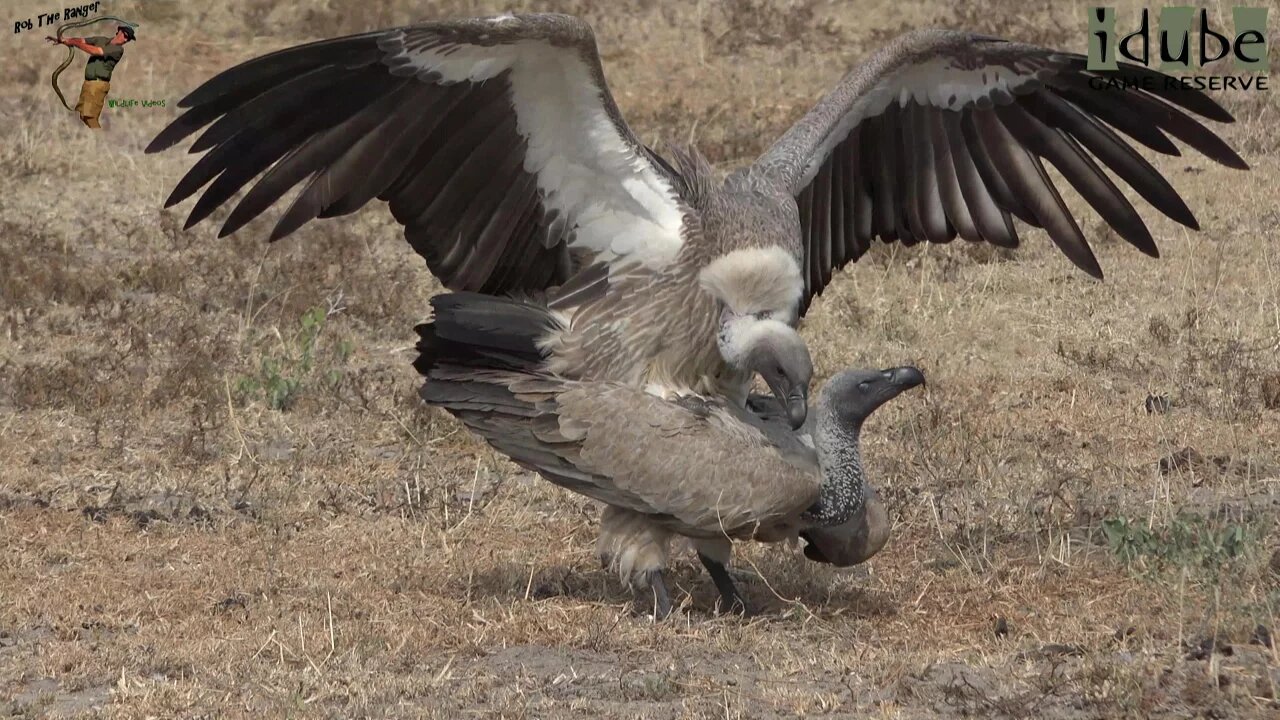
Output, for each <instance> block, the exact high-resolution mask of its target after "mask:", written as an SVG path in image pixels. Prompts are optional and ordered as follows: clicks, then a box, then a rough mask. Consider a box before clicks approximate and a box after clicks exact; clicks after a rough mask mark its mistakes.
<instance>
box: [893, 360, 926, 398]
mask: <svg viewBox="0 0 1280 720" xmlns="http://www.w3.org/2000/svg"><path fill="white" fill-rule="evenodd" d="M883 372H884V375H885V377H886V378H887V379H888V380H889V382H890V383H892V384H893V386H894V387H896V388H897V389H898V392H902V391H903V390H910V389H911V388H913V387H915V386H917V385H923V384H924V373H922V372H920V371H919V370H917V369H916V368H913V367H911V366H909V365H908V366H904V367H896V368H889V369H888V370H884V371H883Z"/></svg>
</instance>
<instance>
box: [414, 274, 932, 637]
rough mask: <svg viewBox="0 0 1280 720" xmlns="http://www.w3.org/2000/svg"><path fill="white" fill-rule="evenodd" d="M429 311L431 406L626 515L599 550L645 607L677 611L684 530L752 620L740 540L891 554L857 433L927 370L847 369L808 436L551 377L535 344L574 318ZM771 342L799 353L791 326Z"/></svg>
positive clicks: (496, 310) (714, 410)
mask: <svg viewBox="0 0 1280 720" xmlns="http://www.w3.org/2000/svg"><path fill="white" fill-rule="evenodd" d="M431 304H432V306H433V308H434V310H435V313H434V317H433V319H432V320H431V322H428V323H426V324H424V325H420V326H419V327H418V332H419V334H420V340H419V342H418V351H419V356H418V359H417V362H416V365H417V368H418V370H419V371H420V372H421V373H422V374H423V375H424V376H425V377H426V382H425V383H424V384H423V387H422V390H421V395H422V397H423V399H424V400H425V401H426V402H427V403H428V404H430V405H434V406H437V407H442V408H445V409H446V410H448V411H449V412H450V413H452V414H453V415H454V416H455V417H457V418H458V419H459V420H461V421H462V422H463V423H464V424H465V425H466V426H467V427H468V428H470V429H471V430H472V431H473V432H475V433H477V434H479V435H480V436H481V437H483V438H484V439H485V440H486V441H487V442H488V443H489V444H490V445H492V446H493V447H494V448H495V449H497V450H498V451H500V452H502V453H504V454H505V455H507V456H508V457H510V458H511V459H512V460H514V461H515V462H516V463H518V464H520V465H522V466H524V467H526V468H529V469H530V470H533V471H536V472H537V473H539V474H541V475H542V476H543V477H545V478H547V479H548V480H550V481H551V482H553V483H556V484H557V485H561V486H563V487H565V488H568V489H570V490H573V491H575V492H578V493H581V494H583V495H586V496H587V497H590V498H594V499H596V500H599V501H601V502H603V503H605V504H606V506H607V507H606V510H605V513H606V517H609V515H610V514H611V513H612V514H621V515H622V516H623V517H622V519H621V521H620V522H615V523H612V524H609V525H605V524H603V523H602V525H605V527H607V528H608V530H607V531H606V532H605V534H604V535H602V537H601V543H602V544H604V545H609V544H613V545H616V549H617V552H618V554H619V555H620V560H619V572H620V574H621V575H622V576H623V577H625V578H632V577H635V576H636V575H639V576H640V579H641V580H642V583H641V584H640V585H639V586H638V587H637V605H640V606H643V605H642V602H643V600H642V598H643V595H641V594H640V593H641V591H644V592H648V593H652V598H653V599H652V603H653V612H654V617H655V618H657V619H661V618H664V617H666V616H667V615H668V614H670V612H671V609H672V606H671V597H670V594H669V592H668V591H667V588H666V584H665V582H664V580H663V576H662V570H663V568H664V567H665V566H666V563H667V558H668V552H669V545H670V540H671V538H672V537H673V536H674V535H679V536H683V537H686V538H690V539H692V540H693V541H694V544H695V546H696V547H697V550H698V556H699V558H700V559H701V560H702V562H703V564H704V565H705V566H706V568H707V570H708V571H709V572H710V574H711V577H712V579H713V580H714V582H715V584H716V587H717V589H718V590H719V591H720V595H721V606H722V607H723V608H726V609H733V610H738V611H741V612H744V613H745V612H747V611H748V610H749V608H748V606H747V603H746V601H745V600H744V599H743V598H742V596H741V594H739V592H738V590H737V588H736V587H735V586H734V583H733V580H732V579H731V578H730V576H729V574H728V572H727V571H726V569H725V565H726V564H727V563H728V560H729V554H730V551H731V541H732V540H734V539H754V540H758V541H762V542H782V541H790V540H796V539H798V537H800V536H804V537H805V538H806V539H807V541H808V543H807V546H806V548H805V551H806V554H807V555H808V556H809V557H810V558H813V559H815V560H819V561H823V562H831V563H834V564H837V565H848V564H853V563H857V562H861V561H862V560H865V559H866V558H867V557H869V556H870V555H872V554H874V553H875V552H876V551H878V550H879V549H880V547H882V546H883V545H884V542H885V540H886V539H887V523H886V522H885V519H884V518H883V517H882V513H883V508H882V506H879V503H878V500H874V495H873V491H872V490H871V489H870V487H869V486H868V485H867V481H866V475H865V472H864V470H863V465H862V457H861V454H860V452H859V446H858V440H859V434H860V432H861V430H862V425H863V422H864V421H865V420H866V419H867V417H868V416H869V415H870V414H871V413H872V412H874V411H875V410H876V408H878V407H880V406H881V405H883V404H884V403H885V402H888V401H889V400H891V399H892V398H894V397H895V396H897V395H898V394H899V393H901V392H903V391H904V390H907V389H909V388H912V387H915V386H917V385H920V384H922V383H923V382H924V376H923V375H922V374H921V372H920V371H919V370H917V369H916V368H913V367H899V368H891V369H888V370H880V371H867V370H846V371H844V372H841V373H838V374H837V375H835V376H834V377H833V378H831V379H830V380H829V381H828V382H827V383H826V384H825V385H824V386H823V388H822V391H821V393H820V394H819V396H818V401H817V403H816V405H815V412H814V413H812V414H811V415H810V424H811V425H812V433H811V436H809V437H805V436H802V435H801V434H799V433H796V432H795V431H794V430H793V429H792V428H791V427H790V423H789V421H787V420H786V419H784V418H781V417H779V416H778V414H777V413H774V414H773V417H770V418H766V417H762V416H761V415H760V414H757V413H754V412H751V411H750V410H748V409H746V408H744V407H742V406H741V405H739V404H738V403H736V402H732V401H729V400H727V399H726V398H722V397H715V396H702V395H693V394H689V395H682V396H679V397H674V398H665V397H661V396H658V395H654V394H652V393H649V392H646V391H645V390H644V389H643V388H638V387H635V386H633V385H630V384H627V383H620V382H614V381H600V380H575V379H569V378H565V377H562V376H560V375H557V374H555V373H551V372H548V371H547V370H546V363H545V360H546V357H545V350H544V349H542V348H541V347H540V346H539V340H540V338H541V337H543V336H544V335H545V333H546V332H547V330H548V328H551V329H555V328H556V326H558V325H561V324H563V322H564V320H563V318H561V317H559V316H557V315H556V314H555V313H554V312H552V311H550V310H548V309H547V308H545V307H539V306H538V305H536V304H534V303H530V302H524V301H520V300H513V299H506V298H495V297H490V296H485V295H480V294H475V293H461V294H445V295H439V296H436V297H435V298H433V299H432V301H431ZM776 340H777V342H782V343H786V342H791V343H794V344H796V345H798V346H799V347H800V348H801V349H803V348H804V343H803V341H802V340H801V339H800V337H799V335H798V334H796V333H795V332H794V331H789V336H788V337H782V338H777V339H776ZM806 439H808V440H809V441H808V442H806ZM869 501H872V502H874V503H875V505H874V506H871V503H870V502H869ZM877 512H878V513H880V514H881V516H877ZM633 518H634V519H638V520H640V522H633V521H631V519H633Z"/></svg>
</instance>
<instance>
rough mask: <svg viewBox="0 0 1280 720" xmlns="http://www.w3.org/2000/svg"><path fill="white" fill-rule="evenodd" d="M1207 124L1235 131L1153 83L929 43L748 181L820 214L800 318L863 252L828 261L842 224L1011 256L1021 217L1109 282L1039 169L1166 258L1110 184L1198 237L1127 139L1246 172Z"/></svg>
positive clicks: (813, 217) (979, 44)
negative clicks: (761, 180) (757, 179)
mask: <svg viewBox="0 0 1280 720" xmlns="http://www.w3.org/2000/svg"><path fill="white" fill-rule="evenodd" d="M1198 118H1204V119H1207V120H1213V121H1216V122H1232V117H1231V114H1230V113H1228V112H1227V111H1226V110H1224V109H1223V108H1222V107H1221V106H1220V105H1218V103H1217V102H1215V101H1214V100H1213V98H1211V97H1210V96H1208V95H1207V94H1205V93H1204V92H1201V91H1199V90H1196V89H1193V88H1188V87H1185V86H1184V85H1182V84H1181V83H1176V82H1171V81H1170V79H1169V78H1168V77H1167V76H1166V75H1164V74H1163V73H1160V72H1159V71H1156V70H1152V69H1149V68H1145V67H1140V66H1135V65H1129V64H1123V65H1121V66H1120V67H1119V68H1117V69H1116V70H1109V71H1091V70H1089V69H1088V66H1087V63H1086V60H1085V58H1084V57H1083V56H1081V55H1076V54H1072V53H1063V52H1058V51H1055V50H1051V49H1046V48H1040V47H1035V46H1032V45H1025V44H1019V43H1012V42H1007V41H1005V40H1001V39H999V38H993V37H988V36H982V35H975V34H972V33H965V32H958V31H950V30H921V31H915V32H911V33H907V34H906V35H903V36H901V37H900V38H898V39H897V40H895V41H894V42H893V43H891V44H890V45H889V46H888V47H886V48H884V49H883V50H881V51H879V52H877V53H875V54H874V55H872V56H871V57H870V58H868V59H867V61H866V62H864V63H862V64H861V65H859V66H857V67H855V68H854V69H853V70H851V71H850V72H849V73H848V74H847V75H846V76H845V77H844V79H842V80H841V81H840V83H839V84H838V85H837V86H836V87H835V88H833V89H832V90H831V91H830V92H828V93H827V94H826V95H825V96H823V97H822V98H821V99H820V100H819V101H818V102H817V104H816V105H815V106H814V108H813V109H812V110H810V112H809V113H808V114H806V115H805V116H804V117H803V118H801V119H800V120H799V121H797V122H796V123H795V124H794V125H792V127H791V128H790V129H788V130H787V131H786V132H785V133H784V134H783V135H782V137H781V138H779V139H778V141H777V142H775V143H774V145H773V146H772V147H770V148H769V150H767V151H766V152H765V153H764V154H763V155H762V156H761V157H760V158H759V159H758V160H757V161H756V163H755V166H754V168H753V171H754V172H756V173H758V175H759V176H761V177H767V178H771V179H772V180H773V181H774V182H776V183H777V184H779V185H781V186H782V187H784V188H785V189H786V190H787V191H789V192H790V193H791V194H792V195H793V196H794V197H797V198H799V197H801V196H803V197H804V198H805V203H806V205H808V206H809V208H810V210H809V211H807V212H805V211H802V213H801V216H802V222H801V225H802V236H803V237H802V240H803V243H804V248H805V252H806V258H805V260H806V263H805V264H806V266H808V267H809V268H810V270H809V275H810V276H811V277H812V278H814V279H815V280H816V281H814V282H811V283H810V284H809V287H808V288H807V290H808V292H809V296H808V297H806V298H804V299H803V301H802V305H803V306H805V307H807V306H808V304H809V302H810V301H811V299H812V296H813V295H816V294H818V293H820V292H821V291H822V288H823V287H824V286H825V285H826V284H827V282H829V280H830V277H831V273H832V272H834V271H835V270H838V269H839V268H840V267H841V266H842V265H844V264H845V263H847V262H851V261H853V260H856V259H857V258H858V257H859V256H860V255H861V254H862V252H861V251H857V252H846V253H828V252H827V247H826V243H827V237H828V232H829V231H828V229H827V228H828V227H829V223H830V222H832V221H833V220H834V221H837V222H846V220H845V219H847V218H852V222H853V227H854V229H855V230H854V237H856V238H858V239H859V241H861V239H862V237H863V236H864V234H861V233H859V229H860V228H866V229H867V231H868V232H867V233H865V235H869V236H870V237H878V238H880V239H881V240H883V241H886V242H893V241H898V242H902V243H903V244H907V245H910V244H913V243H916V242H932V243H944V242H947V241H949V240H951V239H952V238H953V237H955V235H957V234H958V235H959V236H961V237H963V238H965V239H966V240H971V241H986V242H989V243H992V244H995V245H1000V246H1003V247H1016V246H1017V245H1018V234H1017V228H1016V227H1015V225H1014V223H1013V218H1015V217H1016V218H1017V219H1019V220H1021V221H1022V222H1025V223H1027V224H1028V225H1031V226H1033V227H1042V228H1044V229H1045V231H1046V233H1047V234H1048V235H1049V238H1050V239H1051V240H1052V241H1053V242H1054V243H1055V244H1056V245H1057V246H1058V248H1059V249H1061V250H1062V252H1063V254H1064V255H1066V256H1067V258H1068V259H1070V260H1071V262H1073V263H1074V264H1075V265H1076V266H1078V267H1079V268H1081V269H1082V270H1084V271H1085V272H1087V273H1089V274H1090V275H1093V276H1095V277H1101V276H1102V270H1101V268H1100V266H1099V265H1098V262H1097V259H1096V258H1095V257H1094V254H1093V251H1092V250H1091V249H1090V247H1089V245H1088V242H1087V241H1086V239H1085V237H1084V234H1083V233H1082V232H1081V230H1080V226H1079V224H1078V222H1077V221H1076V218H1075V217H1074V216H1073V215H1072V214H1071V212H1070V210H1069V209H1068V208H1067V206H1066V203H1065V202H1064V201H1063V198H1062V196H1061V194H1060V193H1059V191H1058V188H1057V187H1056V186H1055V184H1054V179H1053V178H1052V177H1051V176H1050V175H1049V174H1048V172H1047V171H1046V169H1045V166H1044V161H1048V162H1049V163H1050V164H1052V165H1053V166H1054V167H1055V168H1056V169H1057V170H1058V171H1059V172H1060V173H1061V174H1062V177H1063V178H1064V179H1065V180H1066V182H1067V184H1069V185H1070V186H1071V187H1072V188H1074V189H1075V190H1076V191H1077V192H1078V193H1080V195H1081V196H1082V197H1083V198H1084V199H1085V201H1086V202H1088V204H1089V205H1090V207H1092V208H1093V209H1094V210H1095V211H1096V212H1097V213H1098V215H1099V216H1100V217H1101V218H1102V220H1103V222H1105V223H1106V224H1107V225H1109V226H1111V227H1113V228H1114V229H1115V231H1116V232H1117V233H1118V234H1119V235H1120V236H1121V237H1123V238H1124V239H1125V240H1126V241H1128V242H1129V243H1130V244H1132V245H1133V246H1134V247H1136V248H1137V249H1139V250H1140V251H1142V252H1144V253H1146V254H1148V255H1152V256H1158V250H1157V247H1156V243H1155V239H1154V238H1153V237H1152V235H1151V232H1150V230H1149V229H1148V228H1147V226H1146V224H1145V223H1144V222H1143V220H1142V217H1141V215H1140V214H1139V213H1138V211H1137V210H1136V209H1135V208H1134V207H1133V205H1132V204H1131V203H1130V202H1129V201H1128V200H1127V199H1126V198H1125V196H1124V193H1123V192H1121V190H1120V189H1119V188H1118V187H1117V186H1116V184H1115V183H1114V182H1113V181H1112V180H1111V178H1110V177H1108V175H1107V172H1106V171H1107V170H1110V171H1111V172H1113V173H1115V175H1116V176H1117V177H1118V178H1119V179H1120V180H1123V181H1124V182H1125V183H1126V184H1128V185H1129V186H1131V187H1132V188H1133V189H1134V190H1135V191H1136V192H1137V193H1138V194H1139V195H1140V196H1142V198H1143V199H1144V200H1146V201H1147V202H1149V203H1150V204H1151V205H1152V206H1154V207H1155V208H1156V210H1158V211H1160V212H1161V213H1163V214H1165V215H1167V216H1168V217H1170V218H1171V219H1173V220H1175V221H1177V222H1179V223H1181V224H1183V225H1186V226H1188V227H1192V228H1196V227H1198V225H1197V223H1196V220H1195V216H1194V215H1193V214H1192V213H1191V210H1190V209H1189V208H1188V207H1187V205H1186V203H1185V202H1184V201H1183V200H1182V198H1181V197H1179V196H1178V193H1177V191H1176V190H1174V188H1173V186H1172V185H1170V183H1169V182H1168V180H1166V179H1165V178H1164V177H1163V176H1162V175H1161V174H1160V172H1159V171H1157V170H1156V169H1155V168H1154V167H1153V166H1152V165H1151V163H1149V162H1148V161H1147V160H1145V159H1144V158H1143V157H1142V156H1141V155H1140V154H1138V152H1137V151H1135V150H1134V149H1133V147H1131V146H1130V145H1129V143H1128V141H1127V140H1126V138H1127V139H1128V140H1132V141H1133V142H1135V143H1137V144H1139V145H1142V146H1144V147H1146V148H1148V149H1150V150H1153V151H1155V152H1158V153H1162V154H1167V155H1178V154H1180V152H1181V151H1180V149H1179V145H1178V144H1176V143H1175V141H1177V142H1178V143H1182V144H1185V145H1186V146H1188V147H1190V148H1191V149H1193V150H1196V151H1197V152H1199V153H1201V154H1203V155H1204V156H1206V157H1208V158H1209V159H1211V160H1213V161H1214V162H1217V163H1219V164H1222V165H1224V166H1227V167H1231V168H1238V169H1246V168H1247V167H1248V164H1247V163H1246V162H1245V161H1244V160H1243V159H1242V158H1241V157H1240V155H1239V154H1238V153H1236V151H1235V150H1233V149H1232V148H1231V147H1230V146H1229V145H1228V144H1227V143H1226V142H1225V141H1224V140H1223V139H1222V138H1221V137H1219V136H1218V135H1217V134H1216V133H1215V132H1214V131H1212V130H1210V129H1209V128H1208V127H1206V126H1205V125H1204V124H1203V123H1202V122H1200V120H1199V119H1198ZM1122 135H1123V137H1122ZM851 148H852V149H851ZM851 161H852V163H853V164H852V165H849V163H850V162H851ZM835 165H839V166H840V167H841V168H842V169H844V168H852V169H853V170H854V171H855V172H854V175H853V177H852V178H851V177H849V175H848V174H846V173H842V172H832V173H831V174H830V176H829V175H828V172H829V171H828V170H827V168H828V167H830V166H835ZM829 177H834V178H837V179H838V181H837V182H831V181H830V179H829ZM824 214H825V216H824ZM868 239H869V238H868Z"/></svg>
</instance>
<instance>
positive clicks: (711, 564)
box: [698, 553, 754, 617]
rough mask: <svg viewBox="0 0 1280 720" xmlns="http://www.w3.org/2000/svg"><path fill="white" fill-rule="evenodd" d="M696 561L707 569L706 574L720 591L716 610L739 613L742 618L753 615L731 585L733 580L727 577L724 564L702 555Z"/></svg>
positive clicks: (736, 589)
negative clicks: (700, 562)
mask: <svg viewBox="0 0 1280 720" xmlns="http://www.w3.org/2000/svg"><path fill="white" fill-rule="evenodd" d="M698 559H699V560H701V561H702V566H703V567H705V568H706V569H707V574H709V575H711V581H712V582H714V583H715V584H716V589H717V590H719V591H720V603H719V608H718V609H719V610H720V611H721V612H732V613H739V614H740V615H743V616H744V617H749V616H751V615H753V614H754V613H753V612H752V611H751V606H749V605H747V599H746V598H744V597H742V593H740V592H738V586H736V585H734V584H733V578H731V577H729V570H728V568H726V567H725V566H724V563H722V562H720V561H719V560H716V559H715V558H712V557H708V556H707V555H704V554H702V553H698Z"/></svg>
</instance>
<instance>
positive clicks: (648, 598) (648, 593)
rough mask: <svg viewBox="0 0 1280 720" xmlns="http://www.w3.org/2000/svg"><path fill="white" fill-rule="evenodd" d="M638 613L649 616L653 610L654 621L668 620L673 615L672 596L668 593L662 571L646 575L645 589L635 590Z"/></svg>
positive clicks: (650, 572)
mask: <svg viewBox="0 0 1280 720" xmlns="http://www.w3.org/2000/svg"><path fill="white" fill-rule="evenodd" d="M634 592H635V603H636V605H635V607H636V612H637V613H639V614H641V615H648V614H649V608H653V619H654V621H655V622H656V621H659V620H666V619H667V616H668V615H670V614H671V594H670V593H668V592H667V582H666V580H664V579H663V578H662V571H661V570H650V571H649V572H647V573H645V587H637V588H636V589H635V591H634Z"/></svg>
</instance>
